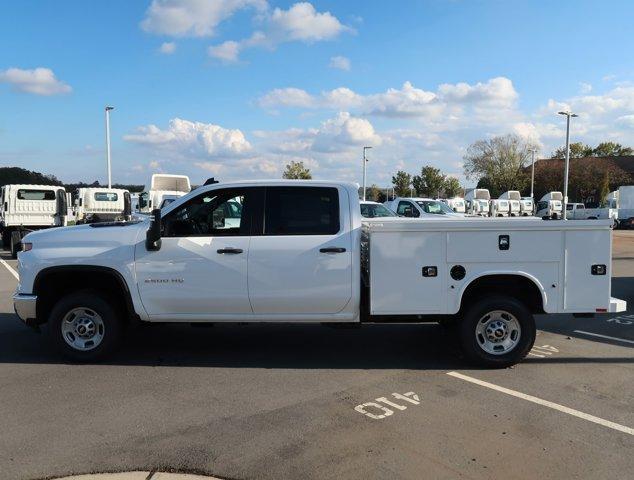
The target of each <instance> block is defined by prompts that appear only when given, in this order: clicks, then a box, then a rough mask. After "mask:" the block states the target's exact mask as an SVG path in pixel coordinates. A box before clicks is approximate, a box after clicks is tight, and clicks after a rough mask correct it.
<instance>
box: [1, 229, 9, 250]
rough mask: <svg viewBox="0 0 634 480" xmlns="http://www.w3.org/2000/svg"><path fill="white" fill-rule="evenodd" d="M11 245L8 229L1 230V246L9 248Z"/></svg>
mask: <svg viewBox="0 0 634 480" xmlns="http://www.w3.org/2000/svg"><path fill="white" fill-rule="evenodd" d="M10 245H11V232H10V231H9V230H2V247H3V248H9V246H10Z"/></svg>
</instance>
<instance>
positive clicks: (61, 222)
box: [0, 184, 68, 258]
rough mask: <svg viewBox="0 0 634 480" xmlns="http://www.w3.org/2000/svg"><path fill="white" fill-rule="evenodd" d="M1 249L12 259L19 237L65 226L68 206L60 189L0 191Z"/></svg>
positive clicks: (28, 187) (5, 188) (27, 187)
mask: <svg viewBox="0 0 634 480" xmlns="http://www.w3.org/2000/svg"><path fill="white" fill-rule="evenodd" d="M0 201H1V206H0V232H1V234H2V245H3V247H4V248H9V249H10V251H11V256H12V258H16V256H17V252H18V251H19V250H20V248H21V241H22V237H24V235H26V234H27V233H29V232H31V231H33V230H40V229H43V228H50V227H60V226H65V225H66V216H67V215H68V204H67V197H66V191H65V190H64V187H59V186H51V185H28V184H16V185H4V186H3V187H2V188H1V189H0Z"/></svg>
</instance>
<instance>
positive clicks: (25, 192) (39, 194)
mask: <svg viewBox="0 0 634 480" xmlns="http://www.w3.org/2000/svg"><path fill="white" fill-rule="evenodd" d="M18 200H55V192H54V191H53V190H35V189H30V188H29V189H26V188H21V189H19V190H18Z"/></svg>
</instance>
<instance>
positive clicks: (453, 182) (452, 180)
mask: <svg viewBox="0 0 634 480" xmlns="http://www.w3.org/2000/svg"><path fill="white" fill-rule="evenodd" d="M443 190H444V191H445V196H446V197H447V198H453V197H458V196H461V195H462V186H461V185H460V182H459V181H458V179H457V178H456V177H447V178H446V179H445V184H444V186H443Z"/></svg>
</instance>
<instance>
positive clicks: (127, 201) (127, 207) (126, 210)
mask: <svg viewBox="0 0 634 480" xmlns="http://www.w3.org/2000/svg"><path fill="white" fill-rule="evenodd" d="M123 215H124V216H125V217H129V216H130V215H132V198H131V197H130V192H123Z"/></svg>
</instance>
